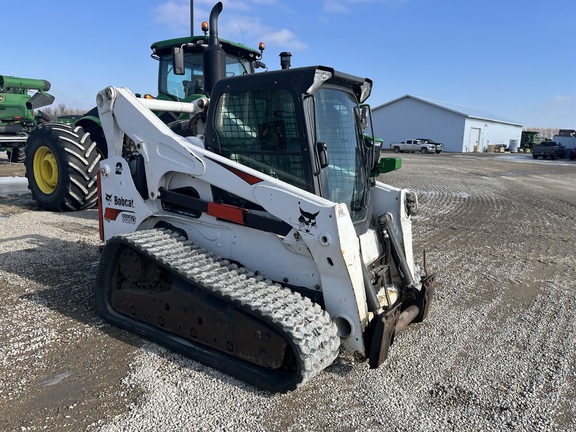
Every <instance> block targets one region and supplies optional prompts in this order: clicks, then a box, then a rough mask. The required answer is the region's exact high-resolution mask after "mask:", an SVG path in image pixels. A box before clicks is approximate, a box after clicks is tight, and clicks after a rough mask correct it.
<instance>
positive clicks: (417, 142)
mask: <svg viewBox="0 0 576 432" xmlns="http://www.w3.org/2000/svg"><path fill="white" fill-rule="evenodd" d="M438 144H439V143H434V142H433V141H432V140H429V139H409V140H406V141H402V142H393V143H390V150H393V151H394V153H400V152H402V153H404V152H406V153H414V152H420V153H423V154H426V153H440V152H441V151H442V148H443V146H442V144H440V145H441V146H442V147H441V148H440V149H438V147H437V145H438Z"/></svg>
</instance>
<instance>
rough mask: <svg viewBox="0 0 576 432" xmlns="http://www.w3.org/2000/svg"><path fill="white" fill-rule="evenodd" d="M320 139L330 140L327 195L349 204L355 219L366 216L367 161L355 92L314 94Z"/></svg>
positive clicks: (325, 91)
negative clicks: (358, 125) (360, 133)
mask: <svg viewBox="0 0 576 432" xmlns="http://www.w3.org/2000/svg"><path fill="white" fill-rule="evenodd" d="M314 102H315V107H316V116H315V117H316V139H317V141H319V142H324V143H326V148H327V151H328V160H329V165H328V167H326V169H325V171H326V182H325V185H324V189H325V190H324V191H323V196H324V197H325V198H327V199H329V200H330V201H333V202H337V203H345V204H346V205H348V209H349V210H350V214H351V216H352V220H354V221H355V222H356V221H361V220H363V219H365V217H366V206H365V195H366V193H367V192H366V185H367V183H366V180H367V177H366V174H367V173H366V168H365V166H366V161H365V157H364V154H363V151H362V150H363V147H362V139H361V136H360V135H359V130H360V129H359V128H358V127H357V123H356V122H357V116H356V110H355V108H356V107H357V102H356V99H355V98H354V96H353V95H352V94H351V93H347V92H343V91H340V90H334V89H329V88H324V89H320V90H319V91H318V93H317V94H316V95H315V98H314Z"/></svg>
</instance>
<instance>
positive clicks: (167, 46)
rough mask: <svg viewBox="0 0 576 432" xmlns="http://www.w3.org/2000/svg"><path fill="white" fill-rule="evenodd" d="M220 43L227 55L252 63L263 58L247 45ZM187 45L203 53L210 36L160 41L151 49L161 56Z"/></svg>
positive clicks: (221, 41) (224, 41)
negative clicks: (192, 45) (193, 45)
mask: <svg viewBox="0 0 576 432" xmlns="http://www.w3.org/2000/svg"><path fill="white" fill-rule="evenodd" d="M219 41H220V44H221V45H222V49H223V50H224V51H225V52H226V54H231V55H235V56H238V57H242V58H244V59H247V60H251V61H254V60H258V59H260V57H261V54H260V51H258V50H255V49H253V48H250V47H248V46H246V45H243V44H240V43H236V42H231V41H229V40H226V39H219ZM187 43H193V44H195V45H197V46H198V51H203V50H204V48H205V47H206V46H207V45H208V36H206V37H204V36H188V37H181V38H176V39H167V40H163V41H158V42H154V43H153V44H152V45H151V46H150V49H151V50H152V53H153V54H161V53H165V52H168V51H171V50H172V48H174V47H179V46H181V45H183V44H187Z"/></svg>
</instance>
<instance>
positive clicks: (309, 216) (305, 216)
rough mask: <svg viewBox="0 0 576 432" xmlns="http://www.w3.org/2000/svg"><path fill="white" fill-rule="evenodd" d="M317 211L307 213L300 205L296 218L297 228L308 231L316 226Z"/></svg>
mask: <svg viewBox="0 0 576 432" xmlns="http://www.w3.org/2000/svg"><path fill="white" fill-rule="evenodd" d="M319 213H320V212H319V211H317V212H316V213H308V212H307V211H304V210H302V207H300V217H299V218H298V222H300V226H299V229H301V230H302V231H306V232H310V229H311V228H312V227H315V226H316V216H318V214H319Z"/></svg>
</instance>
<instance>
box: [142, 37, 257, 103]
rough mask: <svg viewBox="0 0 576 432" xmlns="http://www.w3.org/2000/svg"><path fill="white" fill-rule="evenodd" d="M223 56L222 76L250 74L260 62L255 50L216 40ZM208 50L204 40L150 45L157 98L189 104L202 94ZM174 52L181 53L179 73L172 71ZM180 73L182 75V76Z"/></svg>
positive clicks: (188, 39)
mask: <svg viewBox="0 0 576 432" xmlns="http://www.w3.org/2000/svg"><path fill="white" fill-rule="evenodd" d="M220 43H221V45H222V49H223V50H224V52H225V54H226V66H225V68H226V76H227V77H233V76H240V75H245V74H252V73H254V64H255V62H256V61H257V60H258V59H260V58H261V53H260V52H259V51H257V50H254V49H251V48H249V47H246V46H244V45H242V44H237V43H233V42H229V41H226V40H224V39H220ZM207 47H208V41H207V38H206V37H205V36H193V37H187V38H179V39H171V40H167V41H162V42H156V43H154V44H152V46H151V49H152V58H154V59H156V60H158V61H159V69H158V98H159V99H168V100H177V101H181V100H184V101H190V100H194V99H197V98H198V97H199V96H200V95H204V94H205V93H206V88H205V85H204V84H205V83H204V70H205V67H204V57H203V53H204V51H205V49H206V48H207ZM174 49H177V50H183V71H177V70H175V68H174V60H175V58H174V57H175V54H174ZM182 72H183V73H182Z"/></svg>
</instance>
